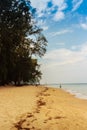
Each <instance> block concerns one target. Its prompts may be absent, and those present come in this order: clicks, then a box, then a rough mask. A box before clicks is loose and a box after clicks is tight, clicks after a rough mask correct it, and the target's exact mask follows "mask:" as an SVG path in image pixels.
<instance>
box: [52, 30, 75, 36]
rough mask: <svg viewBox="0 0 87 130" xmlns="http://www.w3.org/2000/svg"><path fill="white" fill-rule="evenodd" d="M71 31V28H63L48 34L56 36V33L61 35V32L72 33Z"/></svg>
mask: <svg viewBox="0 0 87 130" xmlns="http://www.w3.org/2000/svg"><path fill="white" fill-rule="evenodd" d="M72 32H73V30H70V29H64V30H61V31H58V32H52V33H51V34H50V35H51V36H57V35H63V34H66V33H72Z"/></svg>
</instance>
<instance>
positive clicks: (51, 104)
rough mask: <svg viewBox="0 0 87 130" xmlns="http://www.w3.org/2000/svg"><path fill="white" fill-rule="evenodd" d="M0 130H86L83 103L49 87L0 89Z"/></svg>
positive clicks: (86, 103)
mask: <svg viewBox="0 0 87 130" xmlns="http://www.w3.org/2000/svg"><path fill="white" fill-rule="evenodd" d="M0 113H1V115H0V129H1V130H19V129H21V130H22V129H26V130H27V129H29V130H48V129H49V130H58V129H59V130H74V129H75V130H87V100H84V99H79V98H76V97H75V96H74V95H72V94H70V93H69V92H66V91H65V90H63V89H58V88H53V87H49V86H47V87H46V86H38V87H36V86H35V87H34V86H29V87H28V86H25V87H6V88H5V87H3V88H0Z"/></svg>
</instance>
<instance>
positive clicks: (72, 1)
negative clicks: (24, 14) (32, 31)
mask: <svg viewBox="0 0 87 130" xmlns="http://www.w3.org/2000/svg"><path fill="white" fill-rule="evenodd" d="M31 5H32V6H33V7H35V8H36V9H37V14H36V15H37V21H38V26H40V27H41V28H43V30H44V31H43V33H44V35H45V36H46V38H47V40H48V47H47V53H46V54H45V56H44V57H43V58H42V60H41V64H42V66H41V71H42V73H43V78H42V81H41V83H78V82H80V83H82V82H83V83H84V82H87V0H37V1H36V0H31Z"/></svg>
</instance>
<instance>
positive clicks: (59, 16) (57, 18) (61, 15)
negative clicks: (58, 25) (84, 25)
mask: <svg viewBox="0 0 87 130" xmlns="http://www.w3.org/2000/svg"><path fill="white" fill-rule="evenodd" d="M64 18H65V15H64V13H63V12H62V11H60V12H57V13H56V14H55V16H54V18H53V20H54V21H61V20H63V19H64Z"/></svg>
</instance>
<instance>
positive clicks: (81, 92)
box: [49, 83, 87, 99]
mask: <svg viewBox="0 0 87 130" xmlns="http://www.w3.org/2000/svg"><path fill="white" fill-rule="evenodd" d="M49 86H52V87H55V88H59V87H60V84H49ZM61 86H62V89H64V90H65V91H68V92H70V93H71V94H74V95H75V96H76V97H78V98H83V99H87V83H76V84H75V83H72V84H61Z"/></svg>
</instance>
